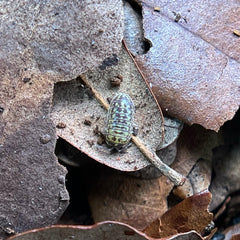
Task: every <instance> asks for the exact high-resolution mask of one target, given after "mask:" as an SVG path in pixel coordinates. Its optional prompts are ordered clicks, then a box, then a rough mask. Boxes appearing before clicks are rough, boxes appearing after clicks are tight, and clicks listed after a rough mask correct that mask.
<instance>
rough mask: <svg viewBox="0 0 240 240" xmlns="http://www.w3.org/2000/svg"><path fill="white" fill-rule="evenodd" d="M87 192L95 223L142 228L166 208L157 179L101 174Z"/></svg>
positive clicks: (160, 185) (163, 191) (111, 173)
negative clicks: (104, 222) (114, 222)
mask: <svg viewBox="0 0 240 240" xmlns="http://www.w3.org/2000/svg"><path fill="white" fill-rule="evenodd" d="M90 189H91V190H90V193H89V203H90V207H91V212H92V216H93V218H94V221H95V222H100V221H104V220H115V221H121V222H124V223H127V224H130V225H131V226H133V227H135V228H137V229H143V228H145V227H146V226H147V225H148V224H150V223H151V222H152V221H153V220H154V219H156V218H158V217H159V216H161V215H162V214H163V213H164V212H165V211H166V210H167V208H168V207H167V196H168V194H169V192H168V189H167V191H166V189H165V187H164V186H163V185H162V184H161V181H159V179H151V180H143V179H137V178H133V177H130V176H127V175H123V174H120V173H116V172H112V171H111V172H110V173H107V172H106V171H104V172H102V173H101V175H100V177H99V178H96V179H95V180H94V182H93V186H92V187H91V188H90Z"/></svg>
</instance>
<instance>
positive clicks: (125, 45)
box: [122, 39, 164, 141]
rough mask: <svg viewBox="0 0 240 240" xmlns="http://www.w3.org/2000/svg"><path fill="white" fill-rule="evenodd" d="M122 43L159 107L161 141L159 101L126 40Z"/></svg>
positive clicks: (161, 113)
mask: <svg viewBox="0 0 240 240" xmlns="http://www.w3.org/2000/svg"><path fill="white" fill-rule="evenodd" d="M122 43H123V46H124V47H125V49H126V51H127V53H128V55H129V56H130V58H131V59H132V61H133V62H134V64H135V66H136V68H137V70H138V72H139V73H140V75H141V77H142V79H143V80H144V82H145V83H146V85H147V87H148V89H149V91H150V93H151V94H152V96H153V99H154V100H155V102H156V104H157V106H158V109H159V112H160V115H161V119H162V141H163V140H164V117H163V112H162V109H161V107H160V105H159V103H158V100H157V98H156V97H155V95H154V93H153V91H152V88H151V87H150V86H149V84H148V81H147V79H146V78H145V76H144V74H143V72H142V71H141V69H140V67H139V66H138V64H137V62H136V61H135V59H134V57H133V55H132V53H131V52H130V50H129V49H128V47H127V44H126V42H125V40H124V39H123V40H122Z"/></svg>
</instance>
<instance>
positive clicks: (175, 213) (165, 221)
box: [144, 191, 212, 238]
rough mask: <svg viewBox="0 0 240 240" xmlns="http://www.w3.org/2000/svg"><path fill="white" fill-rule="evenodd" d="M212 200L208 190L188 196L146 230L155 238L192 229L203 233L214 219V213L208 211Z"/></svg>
mask: <svg viewBox="0 0 240 240" xmlns="http://www.w3.org/2000/svg"><path fill="white" fill-rule="evenodd" d="M210 201H211V193H210V192H208V191H204V192H201V193H199V194H196V195H194V196H191V197H189V198H186V199H185V200H183V201H182V202H180V203H179V204H177V205H175V206H174V207H172V208H171V209H170V210H168V211H167V212H166V213H164V214H163V216H162V217H161V218H159V219H157V220H155V221H154V222H153V223H151V224H150V225H149V226H148V227H147V228H146V229H145V230H144V232H145V233H146V234H147V235H148V236H151V237H155V238H160V237H167V236H170V235H174V234H177V233H183V232H188V231H191V230H195V231H196V232H198V233H199V234H201V233H203V231H204V229H205V227H206V226H207V225H208V224H209V223H210V222H211V221H212V214H211V213H210V212H209V211H208V205H209V203H210Z"/></svg>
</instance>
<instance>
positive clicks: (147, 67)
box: [136, 0, 240, 131]
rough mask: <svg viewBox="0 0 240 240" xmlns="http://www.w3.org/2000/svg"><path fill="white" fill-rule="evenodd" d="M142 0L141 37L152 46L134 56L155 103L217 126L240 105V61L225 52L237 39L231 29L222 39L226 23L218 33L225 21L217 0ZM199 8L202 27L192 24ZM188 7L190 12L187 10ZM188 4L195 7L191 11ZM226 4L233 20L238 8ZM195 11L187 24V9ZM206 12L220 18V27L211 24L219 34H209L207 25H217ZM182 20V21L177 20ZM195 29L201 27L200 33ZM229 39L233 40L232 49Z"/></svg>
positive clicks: (189, 120) (185, 117)
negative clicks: (208, 1)
mask: <svg viewBox="0 0 240 240" xmlns="http://www.w3.org/2000/svg"><path fill="white" fill-rule="evenodd" d="M141 5H142V8H143V11H142V12H143V28H144V34H145V35H144V37H145V38H146V39H147V40H148V41H150V43H151V48H150V50H149V51H148V52H147V53H146V54H144V55H142V56H137V57H136V60H137V62H138V64H139V65H140V68H141V70H142V71H143V72H144V75H145V76H146V78H147V79H148V81H149V83H150V84H152V89H153V92H154V93H155V95H156V97H157V99H158V101H159V104H160V105H161V106H162V108H163V109H164V110H166V111H167V112H168V113H169V114H170V115H171V116H174V117H176V118H178V119H180V120H182V121H184V122H186V123H188V124H193V123H198V124H200V125H202V126H204V127H205V128H207V129H212V130H215V131H218V130H219V128H220V126H222V125H223V123H224V122H226V121H227V120H230V119H232V117H233V116H234V114H235V112H236V111H237V109H238V108H239V105H240V91H239V86H240V76H239V74H238V69H239V66H240V65H239V63H238V62H237V61H235V60H234V59H232V58H231V57H229V55H234V56H236V48H237V46H238V45H237V40H236V39H235V37H234V35H233V34H232V29H230V30H229V34H228V35H227V36H228V37H227V38H228V39H229V41H226V37H225V36H226V33H227V31H226V25H225V31H224V37H222V32H221V30H222V29H221V27H219V26H220V25H221V26H224V24H223V23H222V22H221V21H219V19H222V16H223V12H222V11H219V12H217V9H219V7H220V6H221V4H219V2H214V3H213V4H212V5H211V7H210V8H209V4H206V3H199V2H193V1H192V3H191V4H188V5H187V6H186V5H182V4H180V6H178V5H179V3H178V2H176V1H175V2H174V3H165V2H162V1H155V2H154V3H153V2H152V1H149V0H144V1H141ZM156 5H158V6H159V7H160V8H161V12H156V11H154V7H155V6H156ZM175 5H177V6H175ZM200 5H201V8H199V6H200ZM203 6H204V7H203ZM215 7H216V8H215ZM175 8H176V9H175ZM202 8H205V10H206V9H207V10H206V11H203V13H204V14H203V16H205V18H204V21H203V22H202V23H201V24H200V26H201V27H202V29H201V30H199V29H196V27H197V28H199V24H198V23H197V24H196V21H197V22H198V21H199V15H202V13H201V11H202ZM162 9H163V10H162ZM179 9H182V12H180V13H179ZM188 9H189V11H190V12H188V11H187V10H188ZM191 9H194V10H193V13H191ZM221 9H222V8H221ZM227 9H229V10H226V13H227V16H228V17H229V18H230V19H231V22H235V23H234V25H235V24H236V26H237V22H238V21H239V20H238V17H237V16H238V14H237V13H238V11H239V10H238V8H236V5H235V3H233V2H232V3H230V4H228V7H227ZM230 9H232V10H230ZM211 11H213V12H214V13H213V12H212V13H211ZM194 14H195V18H194V19H195V21H194V23H193V24H195V26H194V25H189V23H190V22H191V21H190V20H191V19H189V20H188V17H185V15H186V16H187V15H191V17H193V16H194ZM207 14H209V15H210V16H211V19H212V16H215V17H214V18H213V19H212V20H211V21H213V22H215V23H216V21H219V22H218V25H217V27H218V28H217V29H215V30H217V32H216V33H218V32H219V34H215V31H214V34H213V33H211V34H209V28H215V25H212V24H208V22H209V21H208V20H209V17H207V16H208V15H207ZM169 15H171V18H172V20H171V19H170V18H169ZM176 16H178V18H179V19H178V21H177V22H179V24H177V23H176V22H174V21H176ZM180 20H182V23H181V24H182V25H184V27H182V26H181V25H180V22H181V21H180ZM206 23H207V24H206ZM188 26H189V29H190V31H189V30H188ZM210 26H211V27H210ZM227 26H228V25H227ZM191 27H192V28H193V29H191ZM204 27H205V30H204V31H203V28H204ZM195 31H196V32H195ZM198 31H200V32H201V31H202V32H201V33H202V34H199V32H198ZM204 32H205V34H207V36H205V35H204ZM209 35H210V36H209ZM216 36H218V37H216ZM201 37H202V38H201ZM205 37H206V38H207V41H206V40H205ZM208 37H209V39H208ZM223 39H224V41H223ZM211 41H212V42H211ZM216 42H217V43H218V44H216ZM229 42H231V43H233V46H231V50H230V51H229V48H228V46H229V45H228V43H229ZM220 43H221V44H220ZM226 43H227V46H226ZM214 46H215V47H214ZM220 46H221V47H220ZM219 49H221V50H222V51H220V50H219ZM227 49H228V50H227ZM238 49H239V47H238ZM225 50H226V51H225ZM230 52H231V54H230ZM238 52H239V51H238ZM238 55H239V53H238Z"/></svg>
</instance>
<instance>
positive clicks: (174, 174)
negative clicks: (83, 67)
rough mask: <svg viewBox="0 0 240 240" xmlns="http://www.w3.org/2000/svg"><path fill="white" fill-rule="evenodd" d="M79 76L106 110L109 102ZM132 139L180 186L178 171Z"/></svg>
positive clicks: (180, 176) (147, 156) (85, 78)
mask: <svg viewBox="0 0 240 240" xmlns="http://www.w3.org/2000/svg"><path fill="white" fill-rule="evenodd" d="M80 78H81V79H82V81H83V82H84V83H85V84H86V86H87V87H88V88H89V89H90V90H91V91H92V93H93V95H94V96H95V98H96V99H97V101H98V102H99V103H100V104H101V105H102V106H103V107H104V108H105V109H107V110H108V108H109V104H108V102H107V101H106V100H105V99H104V98H103V97H102V96H101V94H100V93H99V92H98V91H97V90H96V89H95V88H94V87H92V86H91V83H90V82H89V81H88V79H87V77H86V76H85V75H84V74H82V75H80ZM132 141H133V142H134V144H135V145H136V146H137V147H138V148H139V150H140V151H141V152H142V153H143V154H144V156H145V157H146V158H147V159H148V160H149V161H150V162H151V163H152V164H153V165H154V166H155V167H157V168H158V169H159V170H160V172H161V173H162V174H163V175H165V176H166V177H168V178H169V179H170V180H171V181H172V182H173V183H174V184H175V185H177V186H181V185H183V183H184V182H185V180H186V179H185V177H184V176H182V175H181V174H180V173H178V172H176V171H175V170H173V169H172V168H170V167H169V166H168V165H166V164H165V163H164V162H162V160H161V159H160V158H159V157H158V156H157V154H156V153H155V152H154V153H153V152H151V151H150V150H148V148H147V147H146V146H145V145H144V144H143V143H142V142H141V140H140V139H139V138H138V137H136V136H134V135H132Z"/></svg>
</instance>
